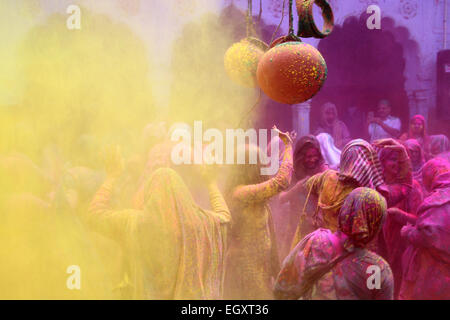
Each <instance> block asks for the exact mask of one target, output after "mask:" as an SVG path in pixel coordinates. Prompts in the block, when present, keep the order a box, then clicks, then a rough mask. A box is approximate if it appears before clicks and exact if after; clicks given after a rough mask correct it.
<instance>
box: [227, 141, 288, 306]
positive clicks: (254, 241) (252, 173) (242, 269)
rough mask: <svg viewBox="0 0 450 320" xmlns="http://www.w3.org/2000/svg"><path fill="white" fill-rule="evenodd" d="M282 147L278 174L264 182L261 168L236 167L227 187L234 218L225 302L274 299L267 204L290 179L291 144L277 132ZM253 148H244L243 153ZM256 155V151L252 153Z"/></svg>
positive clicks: (274, 258)
mask: <svg viewBox="0 0 450 320" xmlns="http://www.w3.org/2000/svg"><path fill="white" fill-rule="evenodd" d="M279 135H280V138H281V140H282V141H283V143H284V145H285V150H284V155H283V160H282V163H281V166H280V168H279V170H278V172H277V174H276V175H275V176H274V177H272V178H271V179H269V180H266V181H264V180H263V176H261V174H260V169H261V168H260V164H259V163H258V164H247V165H243V166H242V165H241V166H236V167H235V169H236V172H234V174H232V179H233V180H231V181H230V187H229V192H228V193H229V198H230V200H229V201H228V203H229V204H230V207H231V212H232V215H233V221H234V223H233V228H232V235H231V244H230V249H229V251H228V257H227V270H226V277H225V279H226V280H225V283H226V293H225V297H226V299H240V300H249V299H252V300H253V299H273V293H272V289H273V285H272V284H273V280H274V278H275V277H276V275H277V274H278V271H279V260H278V259H279V257H278V251H277V246H276V240H275V233H274V228H273V220H272V215H271V210H270V207H269V206H268V202H269V200H270V199H271V198H272V197H274V196H276V195H277V194H279V193H280V192H281V191H283V190H285V189H287V188H288V186H289V184H290V181H291V175H292V140H291V138H290V136H289V134H288V133H281V132H279ZM252 148H255V149H256V151H258V149H257V147H256V146H253V145H247V150H246V152H249V151H251V149H252ZM253 151H255V150H253Z"/></svg>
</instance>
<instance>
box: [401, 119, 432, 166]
mask: <svg viewBox="0 0 450 320" xmlns="http://www.w3.org/2000/svg"><path fill="white" fill-rule="evenodd" d="M409 139H416V140H417V141H418V142H419V144H420V146H421V147H422V149H423V152H424V155H425V159H427V160H428V159H430V137H429V136H428V133H427V122H426V121H425V118H424V117H423V116H422V115H420V114H417V115H415V116H414V117H412V118H411V120H410V121H409V130H408V132H405V133H404V134H402V135H401V136H400V140H401V141H406V140H409Z"/></svg>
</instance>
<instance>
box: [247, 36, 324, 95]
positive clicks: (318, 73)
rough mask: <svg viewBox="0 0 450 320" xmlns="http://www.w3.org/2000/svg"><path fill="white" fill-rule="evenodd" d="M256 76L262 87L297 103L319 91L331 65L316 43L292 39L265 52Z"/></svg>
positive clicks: (268, 92)
mask: <svg viewBox="0 0 450 320" xmlns="http://www.w3.org/2000/svg"><path fill="white" fill-rule="evenodd" d="M256 76H257V80H258V84H259V86H260V87H261V89H262V91H263V92H264V93H265V94H266V95H267V96H269V97H270V98H271V99H272V100H275V101H277V102H280V103H285V104H296V103H301V102H304V101H306V100H309V99H311V98H312V97H313V96H314V95H315V94H316V93H317V92H319V90H320V88H322V85H323V84H324V82H325V80H326V78H327V65H326V63H325V60H324V58H323V57H322V55H321V54H320V52H319V51H318V50H317V49H316V48H314V47H313V46H311V45H309V44H307V43H303V42H299V41H288V42H284V43H280V44H277V45H275V46H274V47H273V48H271V49H270V50H269V51H267V52H266V53H265V54H264V56H263V57H262V58H261V60H260V61H259V64H258V69H257V72H256Z"/></svg>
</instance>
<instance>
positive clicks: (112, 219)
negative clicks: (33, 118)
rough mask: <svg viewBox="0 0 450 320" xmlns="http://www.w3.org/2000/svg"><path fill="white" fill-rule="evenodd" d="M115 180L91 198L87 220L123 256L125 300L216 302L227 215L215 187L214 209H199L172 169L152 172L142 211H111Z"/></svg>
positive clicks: (223, 203)
mask: <svg viewBox="0 0 450 320" xmlns="http://www.w3.org/2000/svg"><path fill="white" fill-rule="evenodd" d="M113 187H114V178H112V177H109V178H108V179H107V180H106V181H105V183H104V184H103V185H102V187H101V188H100V189H99V190H98V191H97V194H96V195H95V197H94V199H93V200H92V203H91V206H90V209H89V215H88V216H87V217H86V222H87V224H88V225H90V226H91V227H92V228H93V229H94V230H96V231H97V232H99V233H101V234H103V235H105V236H107V237H109V238H111V239H113V240H115V241H117V242H118V243H119V244H120V245H121V247H122V253H123V267H124V270H123V280H122V283H120V284H119V286H118V289H119V290H120V291H121V292H122V298H124V299H220V298H221V297H222V286H223V283H222V281H223V273H224V259H225V250H226V236H227V228H228V225H229V222H230V218H231V217H230V213H229V210H228V207H227V206H226V204H225V202H224V200H223V198H222V196H221V194H220V192H219V191H218V189H217V187H216V186H215V184H210V186H209V191H210V195H211V205H212V207H213V211H206V210H203V209H201V208H199V207H198V206H197V205H196V204H195V202H194V201H193V199H192V197H191V195H190V192H189V190H188V189H187V187H186V185H185V184H184V182H183V181H182V179H181V177H180V176H179V175H178V174H177V173H176V172H175V171H174V170H172V169H168V168H161V169H158V170H156V171H155V172H154V173H153V174H152V175H151V176H150V178H149V180H148V183H147V184H146V186H145V194H146V196H145V202H144V207H143V209H142V210H134V209H125V210H113V209H111V208H110V204H109V203H110V197H111V190H112V189H113Z"/></svg>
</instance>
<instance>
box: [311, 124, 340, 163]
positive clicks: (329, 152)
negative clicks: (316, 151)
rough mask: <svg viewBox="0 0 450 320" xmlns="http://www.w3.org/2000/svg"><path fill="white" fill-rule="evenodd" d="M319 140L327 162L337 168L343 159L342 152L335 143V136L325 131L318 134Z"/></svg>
mask: <svg viewBox="0 0 450 320" xmlns="http://www.w3.org/2000/svg"><path fill="white" fill-rule="evenodd" d="M317 140H318V141H319V144H320V150H321V152H322V156H323V158H324V159H325V162H326V163H327V164H328V165H330V166H331V167H333V168H337V167H338V166H339V161H340V160H341V153H342V152H341V150H339V149H338V148H337V147H336V146H335V145H334V140H333V137H332V136H331V135H329V134H328V133H325V132H323V133H320V134H319V135H317Z"/></svg>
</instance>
